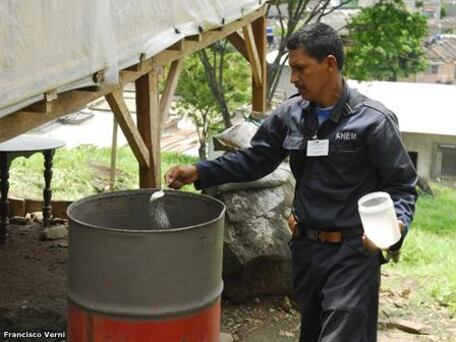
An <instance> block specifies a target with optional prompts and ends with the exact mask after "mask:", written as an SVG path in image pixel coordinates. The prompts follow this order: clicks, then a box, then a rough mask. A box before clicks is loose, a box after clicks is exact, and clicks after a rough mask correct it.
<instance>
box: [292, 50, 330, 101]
mask: <svg viewBox="0 0 456 342" xmlns="http://www.w3.org/2000/svg"><path fill="white" fill-rule="evenodd" d="M288 59H289V65H290V68H291V78H290V82H291V83H293V84H294V86H295V87H296V88H297V89H298V91H299V93H300V94H301V96H302V98H303V99H305V100H308V101H315V102H317V103H319V99H321V96H322V94H324V92H325V88H326V86H327V85H328V83H329V81H330V76H331V71H332V68H333V66H331V63H328V57H326V58H325V59H323V60H322V61H321V63H319V62H318V61H317V60H316V59H315V58H313V57H310V56H309V55H308V54H306V53H305V52H304V50H302V49H296V50H290V52H289V53H288Z"/></svg>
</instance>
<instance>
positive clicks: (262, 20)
mask: <svg viewBox="0 0 456 342" xmlns="http://www.w3.org/2000/svg"><path fill="white" fill-rule="evenodd" d="M252 31H253V36H254V39H255V44H256V48H257V51H258V58H259V64H260V66H261V72H262V75H261V76H262V77H261V81H262V82H261V84H260V85H257V84H256V82H255V80H254V79H253V77H252V111H253V112H257V113H259V114H264V112H266V109H267V108H266V87H267V84H268V82H267V65H266V17H264V16H262V17H259V18H258V19H256V20H254V21H253V22H252Z"/></svg>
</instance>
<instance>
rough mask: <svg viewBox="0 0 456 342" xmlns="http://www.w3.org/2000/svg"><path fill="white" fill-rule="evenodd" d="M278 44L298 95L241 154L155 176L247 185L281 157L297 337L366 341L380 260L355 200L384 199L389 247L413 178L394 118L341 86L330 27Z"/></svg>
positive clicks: (200, 184)
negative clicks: (288, 201)
mask: <svg viewBox="0 0 456 342" xmlns="http://www.w3.org/2000/svg"><path fill="white" fill-rule="evenodd" d="M287 47H288V49H289V64H290V67H291V82H292V83H293V84H294V85H295V86H296V88H297V89H298V91H299V95H300V96H296V97H293V98H291V99H289V100H288V101H286V102H285V103H283V104H282V105H281V106H279V108H277V109H276V110H275V111H274V112H273V113H272V114H271V115H270V116H269V117H268V118H267V120H266V121H265V122H264V124H263V125H262V126H261V127H260V128H259V130H258V132H257V133H256V135H255V136H254V138H253V139H252V142H251V145H252V147H251V148H249V149H246V150H241V151H236V152H233V153H229V154H225V155H223V156H222V157H220V158H218V159H216V160H213V161H201V162H199V163H197V164H196V165H186V166H177V167H174V168H171V169H170V170H169V171H168V172H167V173H166V175H165V180H166V182H167V183H168V184H169V186H171V187H173V188H180V187H181V186H182V185H184V184H188V183H191V182H194V183H195V186H196V187H197V188H205V187H208V186H214V185H218V184H222V183H227V182H243V181H250V180H254V179H258V178H260V177H263V176H265V175H266V174H268V173H270V172H271V171H273V170H274V169H275V168H276V167H277V166H278V165H279V164H280V162H281V161H282V160H283V159H284V158H286V157H287V156H290V166H291V169H292V172H293V175H294V176H295V178H296V189H295V198H294V202H293V210H294V215H293V216H292V217H291V218H290V220H289V224H290V228H291V229H292V234H293V238H292V240H291V241H290V248H291V254H292V263H293V273H294V283H293V285H294V290H295V298H296V301H297V303H298V305H299V308H300V312H301V337H300V341H306V342H313V341H321V342H323V341H324V342H328V341H341V342H351V341H353V342H361V341H368V342H372V341H376V338H377V312H378V297H379V285H380V264H381V263H382V261H383V259H382V258H381V253H380V251H379V250H378V249H374V248H372V246H371V244H370V243H369V241H367V240H366V239H364V237H363V231H362V226H361V221H360V217H359V214H358V212H357V201H358V199H359V198H360V197H361V196H363V195H365V194H367V193H370V192H374V191H386V192H388V193H389V194H390V195H391V197H392V199H393V201H394V205H395V209H396V214H397V217H398V221H399V224H400V226H402V227H403V230H402V232H403V234H402V239H401V240H400V241H399V242H398V243H397V244H396V245H394V246H392V247H390V249H391V251H398V249H399V248H400V246H401V244H402V241H403V238H404V236H405V234H406V232H407V229H408V227H409V226H410V223H411V221H412V217H413V213H414V207H415V201H416V198H417V194H416V191H415V184H416V181H417V176H416V173H415V170H414V168H413V166H412V163H411V161H410V159H409V157H408V154H407V152H406V150H405V148H404V146H403V144H402V141H401V138H400V135H399V129H398V126H397V119H396V117H395V115H394V114H393V113H392V112H391V111H389V110H388V109H387V108H385V107H384V106H383V105H382V104H380V103H378V102H375V101H372V100H370V99H368V98H366V97H364V96H362V95H361V94H359V93H358V92H356V91H355V90H353V89H350V88H349V87H348V86H347V84H346V83H345V81H344V80H343V78H342V74H341V71H342V67H343V62H344V54H343V47H342V43H341V40H340V38H339V37H338V36H337V34H336V32H335V31H334V30H333V29H332V28H331V27H329V26H327V25H325V24H322V23H317V24H312V25H309V26H306V27H304V28H302V29H301V30H299V31H298V32H296V33H295V34H294V35H293V36H292V37H291V38H290V40H289V41H288V44H287ZM363 239H364V240H366V241H364V242H365V243H363Z"/></svg>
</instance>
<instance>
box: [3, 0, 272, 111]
mask: <svg viewBox="0 0 456 342" xmlns="http://www.w3.org/2000/svg"><path fill="white" fill-rule="evenodd" d="M264 2H265V1H264V0H260V1H259V0H185V1H182V0H133V1H124V0H96V1H90V0H77V1H62V0H20V1H19V0H1V1H0V117H2V116H4V115H6V114H8V113H11V112H14V111H16V110H19V109H20V108H22V107H25V106H26V105H28V104H31V103H34V102H36V101H38V100H41V99H43V98H44V95H43V94H44V93H46V92H48V91H52V90H57V92H62V91H66V90H70V89H75V88H79V87H84V86H90V85H94V83H93V81H92V75H93V74H94V73H96V72H98V71H102V70H103V71H104V72H105V82H109V83H116V82H117V77H118V72H119V70H120V69H123V68H126V67H128V66H130V65H133V64H136V63H138V62H139V58H140V55H143V56H144V57H146V58H147V57H151V56H153V55H155V54H157V53H158V52H160V51H163V50H164V49H166V48H167V47H169V46H171V45H173V44H174V43H176V42H177V41H179V40H181V39H182V38H184V37H186V36H189V35H195V34H198V33H199V30H200V29H202V30H204V31H206V30H208V29H211V28H214V27H218V26H221V25H222V24H228V23H230V22H232V21H234V20H236V19H239V18H241V17H243V16H245V15H247V14H249V13H251V12H252V11H254V10H256V9H257V8H259V7H261V6H262V5H263V4H264Z"/></svg>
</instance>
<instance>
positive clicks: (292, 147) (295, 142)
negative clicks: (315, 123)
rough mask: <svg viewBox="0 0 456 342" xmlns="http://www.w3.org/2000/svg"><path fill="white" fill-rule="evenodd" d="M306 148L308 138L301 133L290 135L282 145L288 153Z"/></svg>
mask: <svg viewBox="0 0 456 342" xmlns="http://www.w3.org/2000/svg"><path fill="white" fill-rule="evenodd" d="M306 146H307V137H306V136H305V135H304V134H301V133H288V135H287V136H286V137H285V139H284V141H283V144H282V147H283V148H284V149H285V150H287V151H299V150H305V148H306Z"/></svg>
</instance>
